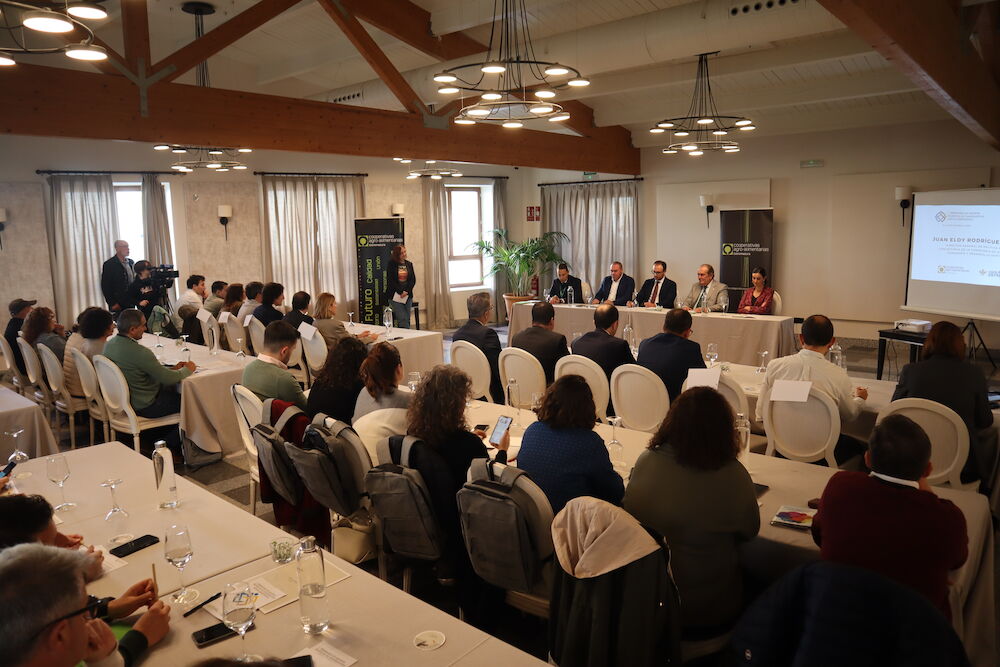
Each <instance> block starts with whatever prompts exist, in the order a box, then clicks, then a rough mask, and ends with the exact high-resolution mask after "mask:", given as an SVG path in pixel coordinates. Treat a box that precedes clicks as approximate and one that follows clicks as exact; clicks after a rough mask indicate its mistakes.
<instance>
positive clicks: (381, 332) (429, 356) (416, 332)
mask: <svg viewBox="0 0 1000 667" xmlns="http://www.w3.org/2000/svg"><path fill="white" fill-rule="evenodd" d="M345 326H347V327H348V329H347V330H348V331H349V332H350V333H353V334H358V333H361V332H362V331H370V332H372V333H375V334H378V338H377V339H376V342H382V341H385V340H387V338H386V335H385V327H380V326H376V325H373V324H357V323H355V324H354V326H353V328H352V327H350V326H349V325H345ZM388 341H389V342H390V343H392V344H393V345H395V346H396V349H398V350H399V356H400V359H401V360H402V362H403V371H404V372H406V373H410V372H413V371H417V372H420V373H426V372H427V371H429V370H430V369H432V368H434V367H435V366H437V365H438V364H443V363H444V338H443V336H442V335H441V332H440V331H422V330H420V329H398V328H394V329H393V330H392V332H391V333H390V334H389V336H388Z"/></svg>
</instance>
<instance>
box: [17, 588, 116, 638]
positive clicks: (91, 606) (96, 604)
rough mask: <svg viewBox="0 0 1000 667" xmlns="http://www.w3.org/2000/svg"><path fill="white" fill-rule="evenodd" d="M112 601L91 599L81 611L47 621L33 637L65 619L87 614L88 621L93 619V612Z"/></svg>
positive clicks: (108, 598)
mask: <svg viewBox="0 0 1000 667" xmlns="http://www.w3.org/2000/svg"><path fill="white" fill-rule="evenodd" d="M112 600H114V598H113V597H106V598H91V599H90V602H89V603H88V604H87V606H86V607H83V608H82V609H77V610H76V611H73V612H70V613H68V614H65V615H63V616H60V617H59V618H55V619H52V620H51V621H49V622H48V623H46V624H45V625H43V626H42V627H41V628H40V629H39V630H38V632H36V633H35V634H34V635H33V637H37V636H38V635H40V634H42V633H43V632H45V630H46V629H47V628H48V627H49V626H52V625H55V624H56V623H59V622H60V621H65V620H67V619H70V618H73V617H74V616H79V615H80V614H87V618H88V619H90V618H93V616H94V612H95V611H96V610H97V609H99V608H101V607H102V606H104V607H106V606H107V605H108V603H109V602H111V601H112Z"/></svg>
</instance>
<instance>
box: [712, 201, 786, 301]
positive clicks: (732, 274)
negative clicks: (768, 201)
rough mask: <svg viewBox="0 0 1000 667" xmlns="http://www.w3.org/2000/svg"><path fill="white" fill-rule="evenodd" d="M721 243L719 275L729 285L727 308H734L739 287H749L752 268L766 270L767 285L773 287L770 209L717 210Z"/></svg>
mask: <svg viewBox="0 0 1000 667" xmlns="http://www.w3.org/2000/svg"><path fill="white" fill-rule="evenodd" d="M719 218H720V221H721V224H720V225H719V227H720V230H721V243H720V248H719V274H718V275H719V277H718V279H719V280H720V281H722V282H724V283H725V284H726V285H729V309H730V310H731V311H735V310H736V306H738V305H739V302H740V297H741V296H742V295H743V290H745V289H747V288H748V287H750V286H752V284H753V283H752V282H751V280H750V274H751V272H752V271H753V269H754V267H757V266H760V267H763V268H764V270H765V271H767V284H768V285H769V286H770V287H774V286H775V285H776V283H775V275H774V273H773V272H772V271H771V259H772V257H773V254H774V211H772V210H771V209H758V210H741V211H720V212H719Z"/></svg>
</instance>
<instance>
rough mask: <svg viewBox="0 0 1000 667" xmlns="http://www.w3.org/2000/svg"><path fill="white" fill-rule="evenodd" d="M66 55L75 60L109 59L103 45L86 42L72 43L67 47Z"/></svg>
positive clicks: (93, 60)
mask: <svg viewBox="0 0 1000 667" xmlns="http://www.w3.org/2000/svg"><path fill="white" fill-rule="evenodd" d="M66 55H67V56H68V57H70V58H72V59H73V60H87V61H90V62H96V61H98V60H107V59H108V52H107V51H105V50H104V47H103V46H98V45H97V44H87V43H86V42H78V43H76V44H70V45H69V46H67V47H66Z"/></svg>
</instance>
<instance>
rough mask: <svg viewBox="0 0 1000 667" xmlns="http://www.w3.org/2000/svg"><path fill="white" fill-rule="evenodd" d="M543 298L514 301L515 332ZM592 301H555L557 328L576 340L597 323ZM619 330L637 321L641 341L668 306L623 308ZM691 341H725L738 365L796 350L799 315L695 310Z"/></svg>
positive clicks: (722, 347) (656, 328)
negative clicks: (763, 355) (765, 354)
mask: <svg viewBox="0 0 1000 667" xmlns="http://www.w3.org/2000/svg"><path fill="white" fill-rule="evenodd" d="M535 303H537V302H535V301H522V302H520V303H517V304H515V305H514V309H513V312H512V313H511V315H510V336H511V338H513V336H514V334H516V333H517V332H518V331H521V330H523V329H526V328H527V327H529V326H531V307H532V306H533V305H534V304H535ZM596 308H597V306H592V305H587V304H575V305H567V304H559V305H557V306H555V309H556V318H555V330H556V331H558V332H559V333H561V334H563V335H565V336H566V340H567V341H569V342H572V340H573V337H574V334H577V333H580V334H583V333H586V332H588V331H591V330H592V329H593V328H594V310H595V309H596ZM618 312H619V323H618V333H617V334H616V335H617V336H618V337H619V338H621V337H622V336H623V333H624V329H625V325H626V324H628V323H631V325H632V328H633V329H634V330H635V335H636V340H637V341H641V340H643V339H645V338H649V337H650V336H655V335H656V334H658V333H661V332H662V331H663V318H664V316H665V315H666V313H667V311H666V310H663V309H659V308H619V309H618ZM692 317H693V318H694V324H693V325H692V330H693V332H692V334H691V340H694V341H696V342H698V343H699V344H700V345H701V346H702V349H704V347H705V346H706V345H707V344H708V343H715V344H717V345H718V346H719V360H720V361H728V362H732V363H737V364H757V363H759V358H758V356H757V353H758V352H760V351H762V350H767V351H768V353H769V358H771V359H775V358H777V357H783V356H785V355H788V354H795V351H796V349H795V337H794V334H793V329H792V327H793V324H794V318H791V317H781V316H774V315H738V314H735V313H707V314H702V313H693V314H692Z"/></svg>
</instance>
